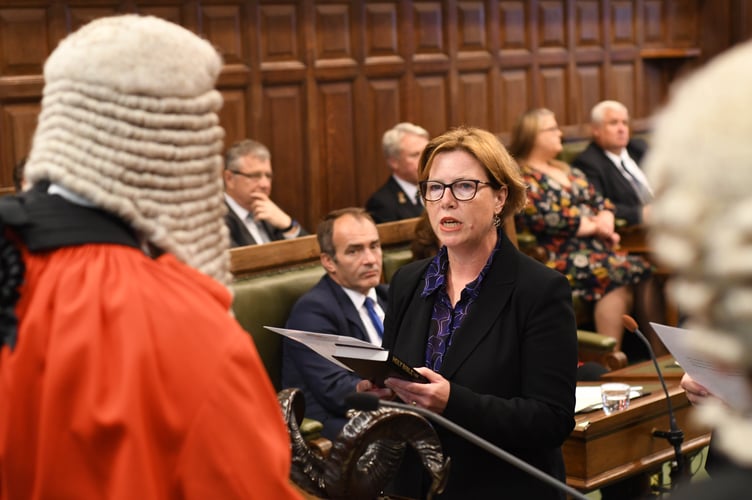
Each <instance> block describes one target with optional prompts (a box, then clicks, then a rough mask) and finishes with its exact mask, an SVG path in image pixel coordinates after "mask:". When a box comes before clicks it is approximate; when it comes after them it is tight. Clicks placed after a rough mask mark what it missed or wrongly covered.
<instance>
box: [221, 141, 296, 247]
mask: <svg viewBox="0 0 752 500" xmlns="http://www.w3.org/2000/svg"><path fill="white" fill-rule="evenodd" d="M222 175H223V179H224V183H225V202H226V203H227V208H228V210H227V215H225V223H226V224H227V228H228V229H229V230H230V246H231V247H240V246H245V245H257V244H261V243H268V242H270V241H277V240H285V239H292V238H297V237H298V236H304V235H306V234H308V233H307V232H306V231H305V230H304V229H303V228H302V227H301V226H300V224H298V222H297V221H296V220H295V219H293V218H292V217H290V216H289V215H288V214H287V213H286V212H285V211H284V210H282V209H281V208H279V206H277V204H276V203H274V202H273V201H272V200H271V198H270V197H269V196H270V195H271V192H272V162H271V154H270V153H269V149H268V148H267V147H266V146H264V145H263V144H261V143H260V142H257V141H252V140H250V139H246V140H244V141H240V142H238V143H236V144H234V145H233V146H232V147H230V149H228V150H227V153H225V170H224V172H223V173H222Z"/></svg>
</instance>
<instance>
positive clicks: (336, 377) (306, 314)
mask: <svg viewBox="0 0 752 500" xmlns="http://www.w3.org/2000/svg"><path fill="white" fill-rule="evenodd" d="M317 237H318V242H319V247H320V250H321V264H322V266H323V267H324V269H325V270H326V274H325V275H324V276H323V277H322V278H321V280H320V281H319V282H318V283H317V284H316V285H315V286H314V287H313V288H312V289H311V290H309V291H308V292H306V293H305V294H304V295H302V296H301V297H300V299H298V301H297V302H296V303H295V305H294V306H293V309H292V311H291V313H290V316H289V318H288V319H287V325H286V327H287V328H292V329H295V330H308V331H313V332H320V333H330V334H334V335H347V336H350V337H355V338H357V339H361V340H365V341H368V342H371V343H373V344H376V345H381V335H382V334H383V331H384V330H383V328H384V327H383V321H384V310H385V309H386V295H387V288H386V285H381V284H380V283H381V266H382V255H381V242H380V240H379V232H378V230H377V229H376V224H374V222H373V219H372V218H371V216H370V215H368V212H366V211H365V210H364V209H362V208H355V207H353V208H343V209H340V210H335V211H333V212H331V213H329V214H328V215H327V216H326V217H325V218H324V220H323V221H322V222H321V223H320V224H319V227H318V231H317ZM360 380H361V379H360V377H358V376H357V375H355V374H354V373H352V372H349V371H348V370H345V369H344V368H340V367H339V366H336V365H334V364H332V363H330V362H329V361H327V360H326V359H324V358H322V357H321V356H319V355H318V354H316V353H315V352H313V351H311V350H310V349H308V348H307V347H305V346H303V345H302V344H300V343H298V342H294V341H290V340H289V339H285V340H284V343H283V357H282V385H283V386H284V387H297V388H299V389H301V390H302V391H303V394H304V395H305V402H306V417H309V418H313V419H316V420H319V421H321V422H322V423H323V424H324V430H323V432H322V434H323V435H324V436H325V437H328V438H330V439H333V438H334V437H336V435H337V434H338V433H339V431H340V430H341V429H342V426H343V425H344V424H345V422H346V421H347V419H346V418H345V412H346V411H347V406H346V405H345V401H344V400H345V396H346V395H348V394H350V393H352V392H355V386H356V385H357V383H358V382H359V381H360Z"/></svg>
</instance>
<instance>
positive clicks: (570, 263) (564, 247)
mask: <svg viewBox="0 0 752 500" xmlns="http://www.w3.org/2000/svg"><path fill="white" fill-rule="evenodd" d="M509 149H510V152H511V153H512V155H513V156H514V157H515V158H516V159H517V161H518V163H519V165H520V167H521V169H522V173H523V175H524V178H525V182H526V183H527V184H528V204H527V206H526V207H525V209H524V210H523V211H522V212H521V213H519V214H518V215H517V216H516V220H515V222H516V225H517V227H518V230H523V229H525V228H527V229H528V230H529V231H530V233H532V234H534V235H535V236H536V238H537V242H538V244H539V245H541V246H543V247H544V248H545V249H546V251H547V252H548V258H549V266H550V267H553V268H555V269H556V270H558V271H560V272H561V273H564V274H566V275H567V276H568V277H569V280H570V284H571V286H572V293H573V295H574V296H575V297H577V298H579V299H581V300H584V301H586V302H591V303H594V304H595V305H594V322H595V329H596V330H597V331H598V332H599V333H601V334H603V335H608V336H609V337H613V338H615V339H616V340H617V342H618V347H619V348H621V340H622V335H623V331H624V328H623V325H622V315H624V314H629V313H630V312H631V311H632V306H633V305H637V306H638V310H640V309H646V308H648V306H650V307H651V308H652V309H655V310H656V311H660V308H658V307H656V304H657V301H656V300H653V298H654V297H653V296H650V295H651V294H652V293H654V292H653V289H654V287H653V286H652V284H650V283H651V282H652V279H651V268H650V264H649V263H648V262H646V261H645V260H644V259H643V258H641V257H638V256H631V255H628V254H627V252H624V251H618V250H616V248H617V246H618V243H619V234H618V233H617V232H616V231H615V229H614V213H613V206H612V205H611V202H609V201H608V200H607V199H605V198H603V197H602V196H601V195H600V194H599V193H598V192H597V191H595V189H594V188H593V186H592V185H591V184H590V183H589V182H588V181H587V178H586V177H585V175H584V174H583V173H582V172H580V171H579V170H577V169H572V168H571V167H569V165H567V164H565V163H563V162H560V161H557V160H556V159H555V158H556V156H557V155H558V154H559V152H561V149H562V145H561V131H560V130H559V127H558V125H557V123H556V117H555V116H554V114H553V112H552V111H550V110H548V109H536V110H532V111H529V112H527V113H525V114H524V115H523V116H522V117H521V118H520V120H519V121H518V123H517V125H516V126H515V129H514V130H513V132H512V144H511V146H510V148H509ZM646 285H649V286H646ZM646 299H647V300H649V301H650V304H647V303H646ZM635 300H636V301H637V302H638V303H636V304H635ZM647 315H648V313H647V312H643V311H640V314H638V317H645V316H647ZM649 316H653V317H652V318H651V319H653V320H657V319H658V318H657V317H656V316H654V315H653V314H649ZM644 326H645V327H646V328H645V330H648V328H649V325H644Z"/></svg>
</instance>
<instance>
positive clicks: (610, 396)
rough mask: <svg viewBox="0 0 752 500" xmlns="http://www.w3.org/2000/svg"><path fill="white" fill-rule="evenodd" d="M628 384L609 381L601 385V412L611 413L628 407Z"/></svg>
mask: <svg viewBox="0 0 752 500" xmlns="http://www.w3.org/2000/svg"><path fill="white" fill-rule="evenodd" d="M630 389H631V388H630V386H629V384H621V383H609V384H603V385H601V401H602V402H603V412H604V413H605V414H606V415H611V414H612V413H614V412H617V411H621V410H626V409H627V408H629V392H630Z"/></svg>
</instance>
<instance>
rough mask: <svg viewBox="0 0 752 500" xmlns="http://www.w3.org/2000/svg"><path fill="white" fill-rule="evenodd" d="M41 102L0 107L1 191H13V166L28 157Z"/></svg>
mask: <svg viewBox="0 0 752 500" xmlns="http://www.w3.org/2000/svg"><path fill="white" fill-rule="evenodd" d="M38 113H39V104H37V103H26V104H13V105H10V106H2V107H0V141H1V142H2V144H3V147H2V148H0V160H1V161H2V162H3V164H4V165H7V168H3V169H1V170H0V193H10V192H12V191H13V167H14V166H15V165H16V164H17V163H18V162H19V161H21V160H22V159H24V158H26V157H27V154H28V152H29V148H30V146H31V138H32V136H33V134H34V129H35V128H36V125H37V115H38Z"/></svg>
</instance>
